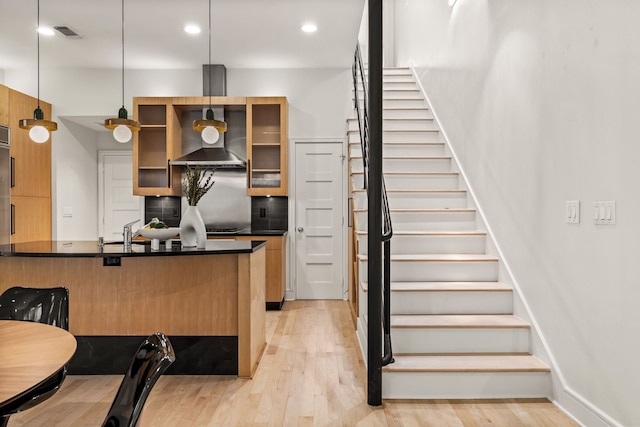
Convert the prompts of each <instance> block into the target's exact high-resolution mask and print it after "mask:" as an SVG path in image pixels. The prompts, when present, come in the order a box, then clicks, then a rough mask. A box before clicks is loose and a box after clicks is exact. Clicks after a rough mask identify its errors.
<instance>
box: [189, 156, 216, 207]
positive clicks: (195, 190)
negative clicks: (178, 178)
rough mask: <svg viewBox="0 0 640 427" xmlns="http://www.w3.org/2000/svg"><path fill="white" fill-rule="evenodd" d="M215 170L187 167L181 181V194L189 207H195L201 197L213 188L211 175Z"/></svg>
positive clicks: (213, 182)
mask: <svg viewBox="0 0 640 427" xmlns="http://www.w3.org/2000/svg"><path fill="white" fill-rule="evenodd" d="M214 172H215V168H210V167H200V166H195V167H193V168H192V167H191V166H189V165H187V167H186V170H185V178H184V180H183V181H182V194H183V195H184V196H185V197H186V198H187V203H188V204H189V206H196V205H197V204H198V202H199V201H200V199H201V198H202V196H204V195H205V194H207V191H209V190H210V189H211V187H213V184H215V181H214V180H213V173H214Z"/></svg>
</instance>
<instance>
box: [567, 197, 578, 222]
mask: <svg viewBox="0 0 640 427" xmlns="http://www.w3.org/2000/svg"><path fill="white" fill-rule="evenodd" d="M564 212H565V213H564V215H565V220H566V221H567V224H580V200H567V202H566V203H565V210H564Z"/></svg>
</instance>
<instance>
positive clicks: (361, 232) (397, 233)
mask: <svg viewBox="0 0 640 427" xmlns="http://www.w3.org/2000/svg"><path fill="white" fill-rule="evenodd" d="M356 234H357V235H359V236H366V235H368V234H369V231H367V230H356ZM393 235H394V236H428V237H433V236H443V237H444V236H486V235H487V232H486V231H482V230H475V231H473V230H471V231H467V230H460V231H458V230H451V231H447V230H445V231H442V230H436V231H406V230H403V231H394V232H393Z"/></svg>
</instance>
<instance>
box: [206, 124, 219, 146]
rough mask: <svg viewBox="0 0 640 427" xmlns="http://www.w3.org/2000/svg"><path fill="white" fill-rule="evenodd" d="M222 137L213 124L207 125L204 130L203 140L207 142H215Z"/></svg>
mask: <svg viewBox="0 0 640 427" xmlns="http://www.w3.org/2000/svg"><path fill="white" fill-rule="evenodd" d="M218 139H220V132H218V129H216V128H214V127H213V126H207V127H206V128H204V130H203V131H202V140H203V141H204V142H206V143H207V144H215V143H216V142H217V141H218Z"/></svg>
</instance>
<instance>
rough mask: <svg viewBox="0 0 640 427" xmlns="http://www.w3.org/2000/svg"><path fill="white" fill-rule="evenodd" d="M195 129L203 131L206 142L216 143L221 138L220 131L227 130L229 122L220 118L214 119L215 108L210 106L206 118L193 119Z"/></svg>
mask: <svg viewBox="0 0 640 427" xmlns="http://www.w3.org/2000/svg"><path fill="white" fill-rule="evenodd" d="M193 130H195V131H197V132H202V140H203V141H204V142H206V143H207V144H214V143H215V142H216V141H218V139H219V138H220V132H226V131H227V124H226V123H225V122H222V121H220V120H214V118H213V109H211V108H208V109H207V113H206V116H205V119H203V120H194V121H193Z"/></svg>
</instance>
